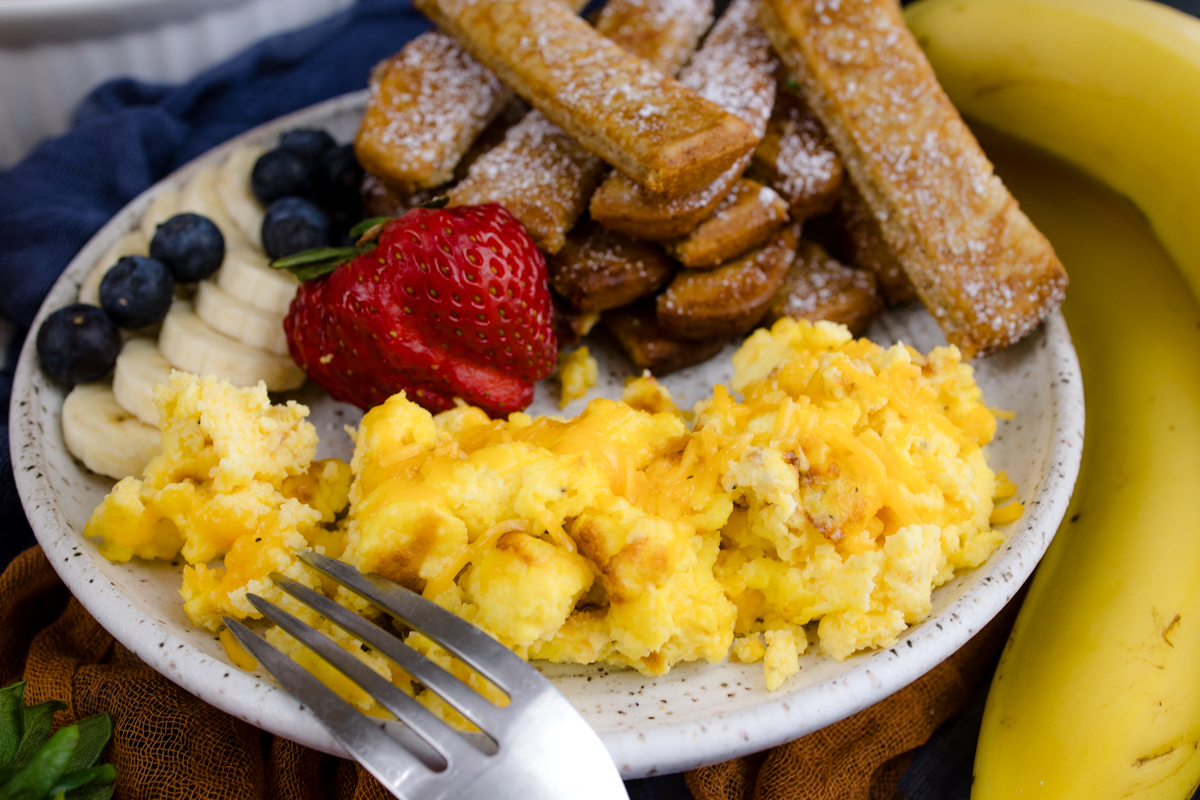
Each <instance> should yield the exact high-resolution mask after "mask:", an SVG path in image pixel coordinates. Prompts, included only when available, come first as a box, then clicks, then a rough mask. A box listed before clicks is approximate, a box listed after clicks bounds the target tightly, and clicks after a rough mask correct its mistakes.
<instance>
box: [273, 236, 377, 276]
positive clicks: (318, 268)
mask: <svg viewBox="0 0 1200 800" xmlns="http://www.w3.org/2000/svg"><path fill="white" fill-rule="evenodd" d="M373 249H375V245H374V244H371V245H370V246H369V247H368V246H366V245H363V246H357V247H318V248H316V249H315V250H304V251H302V252H299V253H293V254H292V255H290V256H284V257H283V258H277V259H275V260H274V261H272V262H271V266H272V267H274V268H275V269H286V270H287V271H288V272H290V273H292V274H293V275H295V276H296V277H297V278H299V279H300V280H302V281H311V280H312V279H313V278H319V277H321V276H322V275H327V274H329V273H330V272H333V271H334V270H335V269H337V268H338V267H340V266H341V265H342V264H345V263H346V262H347V261H350V260H352V259H355V258H358V257H359V256H361V255H362V254H363V253H369V252H371V251H372V250H373Z"/></svg>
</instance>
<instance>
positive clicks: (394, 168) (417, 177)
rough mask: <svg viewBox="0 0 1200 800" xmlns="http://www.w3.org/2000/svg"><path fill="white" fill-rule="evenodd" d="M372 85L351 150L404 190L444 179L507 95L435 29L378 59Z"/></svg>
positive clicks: (437, 182) (432, 183) (438, 182)
mask: <svg viewBox="0 0 1200 800" xmlns="http://www.w3.org/2000/svg"><path fill="white" fill-rule="evenodd" d="M370 85H371V100H370V101H369V102H368V103H367V110H366V113H365V114H364V115H363V121H362V124H361V125H360V126H359V130H358V136H357V138H356V139H355V141H354V151H355V153H357V154H358V160H359V161H360V162H361V163H362V165H363V167H365V168H366V169H367V171H368V172H370V173H372V174H374V175H377V176H379V177H380V178H381V179H382V180H383V181H384V182H385V183H387V184H390V185H391V186H394V187H395V188H396V189H397V190H398V191H400V192H402V193H411V192H414V191H416V190H418V189H428V188H432V187H434V186H437V185H439V184H442V183H445V182H446V181H448V180H449V179H450V176H451V175H452V174H453V173H454V167H455V165H457V164H458V161H459V159H460V158H462V156H463V154H464V153H466V152H467V148H469V147H470V146H471V143H472V142H473V141H475V137H476V136H478V135H479V134H480V133H481V132H482V131H483V129H484V128H486V127H487V125H488V123H489V122H491V121H492V119H493V118H494V117H495V116H496V115H497V114H499V113H500V110H501V109H502V108H504V105H505V104H506V103H507V102H508V101H509V99H510V98H511V97H512V92H511V90H510V89H508V87H506V86H505V85H504V84H502V83H501V82H500V81H499V80H497V79H496V76H495V75H493V74H492V73H491V72H489V71H488V70H487V69H485V68H484V67H483V66H482V65H481V64H480V63H479V62H478V61H476V60H475V59H473V58H471V56H469V55H467V53H466V52H464V51H463V49H462V48H461V47H459V45H458V43H457V42H455V41H454V40H453V39H452V38H450V37H449V36H447V35H446V34H444V33H441V32H439V31H430V32H429V33H424V34H421V35H420V36H418V37H417V38H416V39H413V40H412V41H411V42H409V43H408V44H407V45H405V46H404V48H403V49H402V50H401V51H400V52H398V53H397V54H396V55H394V56H392V57H391V58H390V59H388V60H386V61H384V62H382V63H380V64H379V65H378V66H377V67H376V68H375V69H374V70H373V71H372V73H371V82H370Z"/></svg>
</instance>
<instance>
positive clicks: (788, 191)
mask: <svg viewBox="0 0 1200 800" xmlns="http://www.w3.org/2000/svg"><path fill="white" fill-rule="evenodd" d="M845 174H846V171H845V169H844V168H843V167H842V161H841V159H839V158H838V155H837V151H836V150H834V149H833V143H832V142H830V141H829V136H828V135H827V134H826V133H825V128H824V127H822V125H821V121H820V120H818V119H817V117H816V115H815V114H813V112H812V109H810V108H809V107H808V104H807V103H805V102H804V99H803V98H802V97H800V96H799V95H797V94H796V93H795V92H792V91H789V90H788V89H786V88H780V89H779V90H778V91H777V92H776V94H775V109H774V110H773V111H772V112H771V120H770V122H768V123H767V132H766V134H765V135H764V136H763V138H762V141H761V142H759V143H758V147H756V148H755V149H754V155H753V156H752V157H751V159H750V168H749V170H747V175H749V176H750V177H753V178H755V179H757V180H761V181H762V182H763V183H766V184H768V185H769V186H771V188H773V189H774V190H775V191H777V192H779V194H781V195H782V196H783V198H784V199H785V200H787V201H788V206H789V207H790V210H791V215H792V219H796V220H806V219H808V218H809V217H815V216H818V215H820V214H824V213H826V212H827V211H831V210H832V209H833V208H834V206H836V205H837V201H838V195H839V191H840V190H841V188H842V181H843V180H844V178H845Z"/></svg>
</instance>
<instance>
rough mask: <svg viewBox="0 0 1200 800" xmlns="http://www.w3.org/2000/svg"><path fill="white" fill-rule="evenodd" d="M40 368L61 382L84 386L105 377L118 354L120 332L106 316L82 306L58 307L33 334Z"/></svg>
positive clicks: (119, 350) (83, 304) (92, 308)
mask: <svg viewBox="0 0 1200 800" xmlns="http://www.w3.org/2000/svg"><path fill="white" fill-rule="evenodd" d="M37 352H38V359H39V360H40V361H41V362H42V369H43V370H45V371H46V374H47V375H49V376H50V377H51V378H54V379H55V380H59V381H62V382H63V383H88V382H89V381H94V380H97V379H99V378H103V377H104V376H105V375H107V374H108V373H109V372H110V371H111V370H112V368H113V366H114V365H115V364H116V363H117V354H118V353H120V352H121V332H120V331H119V330H117V325H116V323H114V322H113V321H112V320H111V319H109V318H108V315H107V314H105V313H104V312H103V311H101V310H100V309H98V308H96V307H95V306H89V305H87V304H85V303H76V304H75V305H71V306H67V307H66V308H60V309H59V310H58V311H55V312H54V313H53V314H51V315H50V316H48V317H46V320H45V321H44V322H43V323H42V327H41V328H40V329H39V330H38V334H37Z"/></svg>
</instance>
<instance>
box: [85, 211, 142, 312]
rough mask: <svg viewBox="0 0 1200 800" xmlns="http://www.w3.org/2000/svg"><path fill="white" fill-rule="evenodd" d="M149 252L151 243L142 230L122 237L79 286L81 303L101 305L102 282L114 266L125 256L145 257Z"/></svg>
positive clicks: (101, 257)
mask: <svg viewBox="0 0 1200 800" xmlns="http://www.w3.org/2000/svg"><path fill="white" fill-rule="evenodd" d="M149 252H150V242H149V240H148V239H146V237H145V236H143V235H142V232H141V231H140V230H137V231H130V232H129V233H127V234H125V235H124V236H122V237H121V238H120V239H118V240H117V243H116V244H114V245H113V246H112V247H110V248H108V251H107V252H106V253H105V254H104V255H102V256H100V260H99V261H97V262H96V266H94V267H92V271H91V272H89V273H88V274H87V277H86V278H84V279H83V283H81V284H79V302H81V303H89V304H90V305H93V306H98V305H100V281H101V280H103V279H104V276H105V275H107V274H108V271H109V270H110V269H112V268H113V265H114V264H116V263H117V261H118V260H119V259H121V258H123V257H125V256H144V255H146V254H148V253H149Z"/></svg>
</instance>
